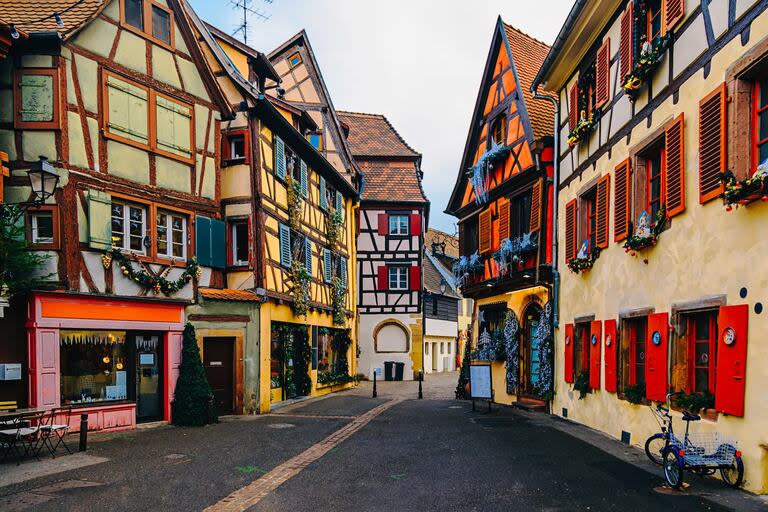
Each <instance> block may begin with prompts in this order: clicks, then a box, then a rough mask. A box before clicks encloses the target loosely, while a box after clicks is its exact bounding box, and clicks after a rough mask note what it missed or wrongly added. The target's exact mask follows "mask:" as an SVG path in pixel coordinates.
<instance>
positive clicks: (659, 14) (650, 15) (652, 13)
mask: <svg viewBox="0 0 768 512" xmlns="http://www.w3.org/2000/svg"><path fill="white" fill-rule="evenodd" d="M645 9H646V11H645V16H646V37H647V38H648V41H654V40H655V39H656V38H657V37H661V36H663V35H664V32H665V30H664V28H665V27H664V14H663V11H664V0H648V1H647V2H646V4H645Z"/></svg>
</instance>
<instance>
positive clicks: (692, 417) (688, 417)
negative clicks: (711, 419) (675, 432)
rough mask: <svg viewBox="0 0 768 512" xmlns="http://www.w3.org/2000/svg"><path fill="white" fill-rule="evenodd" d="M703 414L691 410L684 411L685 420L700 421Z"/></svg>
mask: <svg viewBox="0 0 768 512" xmlns="http://www.w3.org/2000/svg"><path fill="white" fill-rule="evenodd" d="M700 419H701V416H699V415H698V414H693V413H691V412H689V411H683V421H699V420H700Z"/></svg>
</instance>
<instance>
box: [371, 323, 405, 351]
mask: <svg viewBox="0 0 768 512" xmlns="http://www.w3.org/2000/svg"><path fill="white" fill-rule="evenodd" d="M408 338H409V336H408V330H407V328H406V327H405V326H404V325H402V324H401V323H400V322H397V321H392V320H389V321H385V322H383V323H382V324H379V326H378V327H376V329H375V330H374V333H373V339H374V343H375V344H374V350H375V351H376V352H404V353H405V352H409V350H410V348H409V346H408V345H409V343H408Z"/></svg>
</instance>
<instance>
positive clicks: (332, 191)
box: [323, 180, 336, 210]
mask: <svg viewBox="0 0 768 512" xmlns="http://www.w3.org/2000/svg"><path fill="white" fill-rule="evenodd" d="M323 182H324V183H325V207H326V209H330V210H335V209H336V188H335V187H334V186H333V185H331V184H330V183H328V181H327V180H323Z"/></svg>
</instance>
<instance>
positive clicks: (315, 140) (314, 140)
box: [309, 132, 323, 151]
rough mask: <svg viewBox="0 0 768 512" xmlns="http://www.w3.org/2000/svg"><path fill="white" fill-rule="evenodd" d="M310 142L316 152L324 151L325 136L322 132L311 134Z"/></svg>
mask: <svg viewBox="0 0 768 512" xmlns="http://www.w3.org/2000/svg"><path fill="white" fill-rule="evenodd" d="M309 142H310V143H311V144H312V145H313V146H314V147H315V149H316V150H318V151H322V150H323V134H322V133H321V132H314V133H310V134H309Z"/></svg>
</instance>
